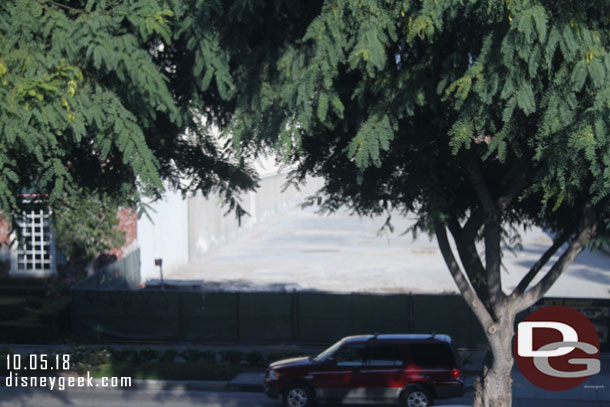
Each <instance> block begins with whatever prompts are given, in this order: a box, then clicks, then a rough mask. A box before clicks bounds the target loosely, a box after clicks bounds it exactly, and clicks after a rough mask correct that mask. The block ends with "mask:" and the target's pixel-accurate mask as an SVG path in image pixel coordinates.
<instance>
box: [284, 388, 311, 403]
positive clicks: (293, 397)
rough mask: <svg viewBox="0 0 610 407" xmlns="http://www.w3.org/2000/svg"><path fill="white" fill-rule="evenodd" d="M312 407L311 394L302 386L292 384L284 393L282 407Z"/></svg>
mask: <svg viewBox="0 0 610 407" xmlns="http://www.w3.org/2000/svg"><path fill="white" fill-rule="evenodd" d="M310 406H313V393H312V392H311V390H310V389H309V387H307V386H306V385H304V384H300V383H297V384H292V385H290V386H288V388H287V389H286V391H285V392H284V407H310Z"/></svg>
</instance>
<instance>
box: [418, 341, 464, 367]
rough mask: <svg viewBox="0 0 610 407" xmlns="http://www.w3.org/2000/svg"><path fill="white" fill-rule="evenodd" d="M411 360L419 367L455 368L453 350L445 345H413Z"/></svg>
mask: <svg viewBox="0 0 610 407" xmlns="http://www.w3.org/2000/svg"><path fill="white" fill-rule="evenodd" d="M409 347H410V349H411V358H412V359H413V363H415V364H416V365H417V366H455V358H454V356H453V352H452V351H451V348H450V347H449V345H447V344H443V343H412V344H410V345H409Z"/></svg>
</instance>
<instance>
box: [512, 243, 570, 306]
mask: <svg viewBox="0 0 610 407" xmlns="http://www.w3.org/2000/svg"><path fill="white" fill-rule="evenodd" d="M569 237H570V233H568V232H566V233H564V234H563V235H561V236H559V237H558V238H557V239H555V241H554V242H553V245H552V246H551V247H549V248H548V249H547V250H546V251H545V252H544V254H543V255H542V256H541V257H540V258H539V259H538V261H537V262H536V263H535V264H534V265H533V266H532V267H531V268H530V270H529V271H528V272H527V274H526V275H525V276H524V277H523V278H522V279H521V281H520V282H519V285H517V287H516V288H515V289H514V290H513V292H512V294H511V299H514V298H515V297H517V296H518V295H521V294H523V293H524V292H525V289H526V288H527V286H528V285H529V284H530V283H531V282H532V280H534V278H535V277H536V275H538V273H539V272H540V270H541V269H542V267H544V265H545V264H546V263H547V262H548V261H549V259H550V258H551V257H553V255H554V254H555V253H556V252H557V250H559V248H560V247H561V246H563V244H564V243H565V242H567V241H568V238H569Z"/></svg>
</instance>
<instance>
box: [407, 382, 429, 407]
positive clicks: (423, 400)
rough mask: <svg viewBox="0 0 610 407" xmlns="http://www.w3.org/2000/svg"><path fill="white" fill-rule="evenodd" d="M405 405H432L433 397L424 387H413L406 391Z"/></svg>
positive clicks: (418, 406) (423, 406)
mask: <svg viewBox="0 0 610 407" xmlns="http://www.w3.org/2000/svg"><path fill="white" fill-rule="evenodd" d="M404 405H405V406H406V407H430V406H431V405H432V397H431V396H430V393H428V392H427V391H426V390H425V389H424V388H422V387H412V388H410V389H407V390H406V391H405V395H404Z"/></svg>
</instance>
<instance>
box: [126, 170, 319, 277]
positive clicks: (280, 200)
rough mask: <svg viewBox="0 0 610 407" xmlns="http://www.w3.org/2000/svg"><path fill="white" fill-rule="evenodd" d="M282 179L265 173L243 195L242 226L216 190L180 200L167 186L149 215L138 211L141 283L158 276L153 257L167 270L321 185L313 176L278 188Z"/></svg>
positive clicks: (294, 201)
mask: <svg viewBox="0 0 610 407" xmlns="http://www.w3.org/2000/svg"><path fill="white" fill-rule="evenodd" d="M285 182H286V176H285V175H284V174H272V175H267V176H264V177H262V178H261V181H260V183H259V184H260V187H259V188H258V190H257V191H256V192H250V193H247V194H244V195H243V196H242V197H241V200H240V202H241V205H242V207H243V208H244V209H245V210H246V211H247V212H248V214H249V215H246V216H244V217H243V218H242V224H241V226H240V225H239V223H238V221H237V219H236V218H235V214H234V213H233V212H231V213H228V214H227V213H226V212H227V208H226V207H224V206H223V205H222V202H221V200H220V198H219V197H218V195H217V194H210V195H209V196H208V197H207V198H206V197H204V196H203V195H201V194H198V195H196V196H193V197H189V198H187V199H182V196H181V195H180V194H179V193H177V192H173V191H171V190H168V192H167V193H166V195H165V198H164V199H163V200H162V201H159V202H155V203H154V204H152V209H153V210H152V211H151V212H150V216H151V218H152V220H151V219H148V218H147V217H146V216H142V217H141V218H140V219H139V220H138V223H137V224H138V232H137V234H138V245H139V247H140V263H141V269H140V270H141V278H142V282H145V281H147V280H150V279H158V278H159V267H158V266H155V264H154V260H155V259H158V258H161V259H163V272H164V273H166V274H169V273H170V272H171V271H173V270H175V269H178V268H180V267H181V266H183V265H184V264H186V263H188V262H189V261H191V260H196V259H197V258H200V257H202V256H204V255H205V254H206V253H208V252H209V251H210V250H212V249H213V248H215V247H218V246H220V245H222V244H223V243H225V242H227V241H229V240H231V239H234V238H236V237H237V236H239V235H240V234H241V233H243V232H244V231H247V230H250V229H251V228H252V226H253V225H254V224H255V223H257V222H261V221H264V220H265V219H267V218H269V217H271V216H273V215H274V214H276V213H278V212H279V211H282V210H285V209H287V208H289V207H292V206H294V205H297V204H299V203H301V202H302V201H303V199H304V198H305V197H306V196H308V195H311V194H313V193H314V192H315V191H316V190H317V189H318V188H319V187H321V185H322V184H321V182H322V181H321V180H314V179H312V180H310V181H309V182H308V183H307V185H306V186H304V187H302V188H301V190H300V191H299V190H297V189H295V188H294V187H291V188H288V189H287V190H286V191H284V192H281V190H282V186H283V185H284V183H285Z"/></svg>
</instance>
